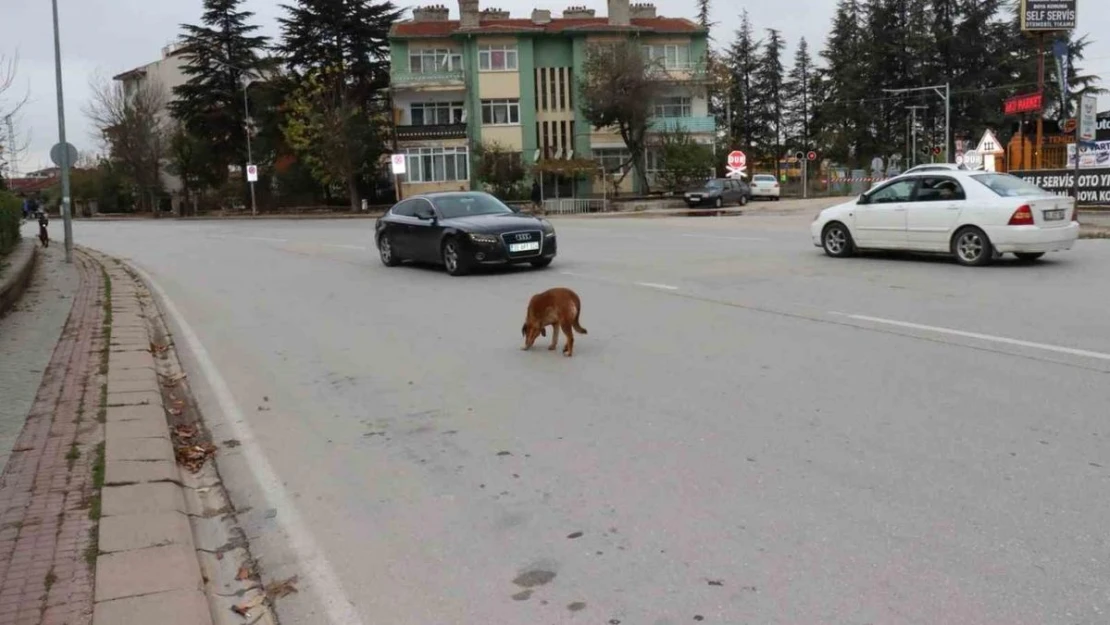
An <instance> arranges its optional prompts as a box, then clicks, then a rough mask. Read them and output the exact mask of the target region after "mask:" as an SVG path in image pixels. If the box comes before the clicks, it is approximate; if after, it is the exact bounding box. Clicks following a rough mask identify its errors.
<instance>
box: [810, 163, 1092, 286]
mask: <svg viewBox="0 0 1110 625" xmlns="http://www.w3.org/2000/svg"><path fill="white" fill-rule="evenodd" d="M810 234H811V235H812V236H813V244H814V245H816V246H817V247H822V248H824V249H825V253H826V254H828V255H829V256H833V257H836V258H842V257H845V256H850V255H852V254H853V253H854V252H856V251H857V250H911V251H918V252H937V253H946V254H952V255H953V256H955V257H956V260H957V261H958V262H959V263H960V264H963V265H975V266H977V265H986V264H988V263H990V262H991V261H992V260H994V259H995V258H997V257H998V256H1000V255H1002V254H1005V253H1012V254H1014V255H1015V256H1017V257H1018V258H1020V259H1022V260H1027V261H1032V260H1036V259H1038V258H1040V257H1041V256H1044V254H1045V253H1046V252H1059V251H1064V250H1070V249H1071V248H1072V246H1073V245H1074V244H1075V241H1076V239H1078V238H1079V223H1078V222H1077V221H1076V214H1075V200H1074V199H1073V198H1069V197H1060V196H1056V195H1053V194H1051V193H1049V192H1048V191H1045V190H1044V189H1041V188H1040V187H1038V186H1035V185H1033V184H1030V183H1028V182H1025V181H1024V180H1022V179H1021V178H1017V177H1015V176H1011V175H1009V174H998V173H992V172H982V171H942V172H922V173H919V174H908V175H902V176H899V177H898V178H894V179H892V180H888V181H887V182H886V183H884V184H882V185H880V186H878V187H876V188H875V189H872V190H870V191H868V192H867V193H865V194H863V195H862V196H860V197H859V198H858V199H856V200H853V201H851V202H848V203H845V204H840V205H839V206H833V207H831V208H826V209H825V210H823V211H821V212H820V213H819V214H818V215H817V217H816V218H815V219H814V221H813V224H812V225H811V226H810Z"/></svg>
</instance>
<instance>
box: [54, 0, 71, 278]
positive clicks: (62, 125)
mask: <svg viewBox="0 0 1110 625" xmlns="http://www.w3.org/2000/svg"><path fill="white" fill-rule="evenodd" d="M52 5H53V9H54V82H55V84H56V85H57V91H58V145H59V146H61V149H60V150H59V151H60V152H61V153H62V154H61V156H62V158H61V159H60V160H61V161H62V162H61V169H62V222H63V224H64V227H65V248H66V262H67V263H72V262H73V220H72V218H71V215H70V204H69V200H70V198H69V166H70V162H69V144H68V143H66V106H65V98H64V96H63V95H62V42H61V37H60V36H59V34H58V0H53V1H52Z"/></svg>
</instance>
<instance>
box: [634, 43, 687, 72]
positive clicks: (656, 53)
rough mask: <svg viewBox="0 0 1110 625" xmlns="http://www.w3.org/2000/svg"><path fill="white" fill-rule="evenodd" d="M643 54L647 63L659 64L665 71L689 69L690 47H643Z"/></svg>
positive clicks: (672, 45)
mask: <svg viewBox="0 0 1110 625" xmlns="http://www.w3.org/2000/svg"><path fill="white" fill-rule="evenodd" d="M643 52H644V57H645V58H647V60H648V61H650V62H652V63H658V64H661V65H662V66H663V67H665V68H667V69H687V68H689V67H690V46H688V45H674V44H671V45H654V46H643Z"/></svg>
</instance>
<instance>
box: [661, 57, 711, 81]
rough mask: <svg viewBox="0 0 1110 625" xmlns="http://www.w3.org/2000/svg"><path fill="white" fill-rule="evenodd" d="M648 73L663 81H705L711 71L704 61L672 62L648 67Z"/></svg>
mask: <svg viewBox="0 0 1110 625" xmlns="http://www.w3.org/2000/svg"><path fill="white" fill-rule="evenodd" d="M648 75H649V76H651V77H652V78H655V79H657V80H663V81H676V82H688V81H705V80H708V79H709V72H708V70H707V68H706V65H705V63H704V62H700V61H694V62H690V63H671V64H670V66H664V65H661V64H654V65H651V66H650V67H648Z"/></svg>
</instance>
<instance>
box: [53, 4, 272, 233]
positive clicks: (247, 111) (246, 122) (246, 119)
mask: <svg viewBox="0 0 1110 625" xmlns="http://www.w3.org/2000/svg"><path fill="white" fill-rule="evenodd" d="M55 2H57V0H55ZM211 61H212V62H213V63H215V64H217V65H223V66H224V67H227V68H229V69H233V70H235V71H237V72H239V73H240V74H241V75H242V76H241V78H242V82H243V132H244V133H246V135H247V164H246V166H244V167H243V178H248V176H247V168H248V167H250V165H251V164H252V163H253V162H254V154H253V153H252V151H251V122H250V119H251V107H250V99H249V98H248V97H247V87H249V86H250V85H251V83H252V82H254V79H253V78H251V72H249V71H247V70H245V69H243V68H242V67H236V66H235V65H232V64H231V63H225V62H224V61H220V60H219V59H211ZM247 184H248V185H250V188H251V217H257V216H258V205H257V203H256V202H255V198H254V181H253V180H247Z"/></svg>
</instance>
